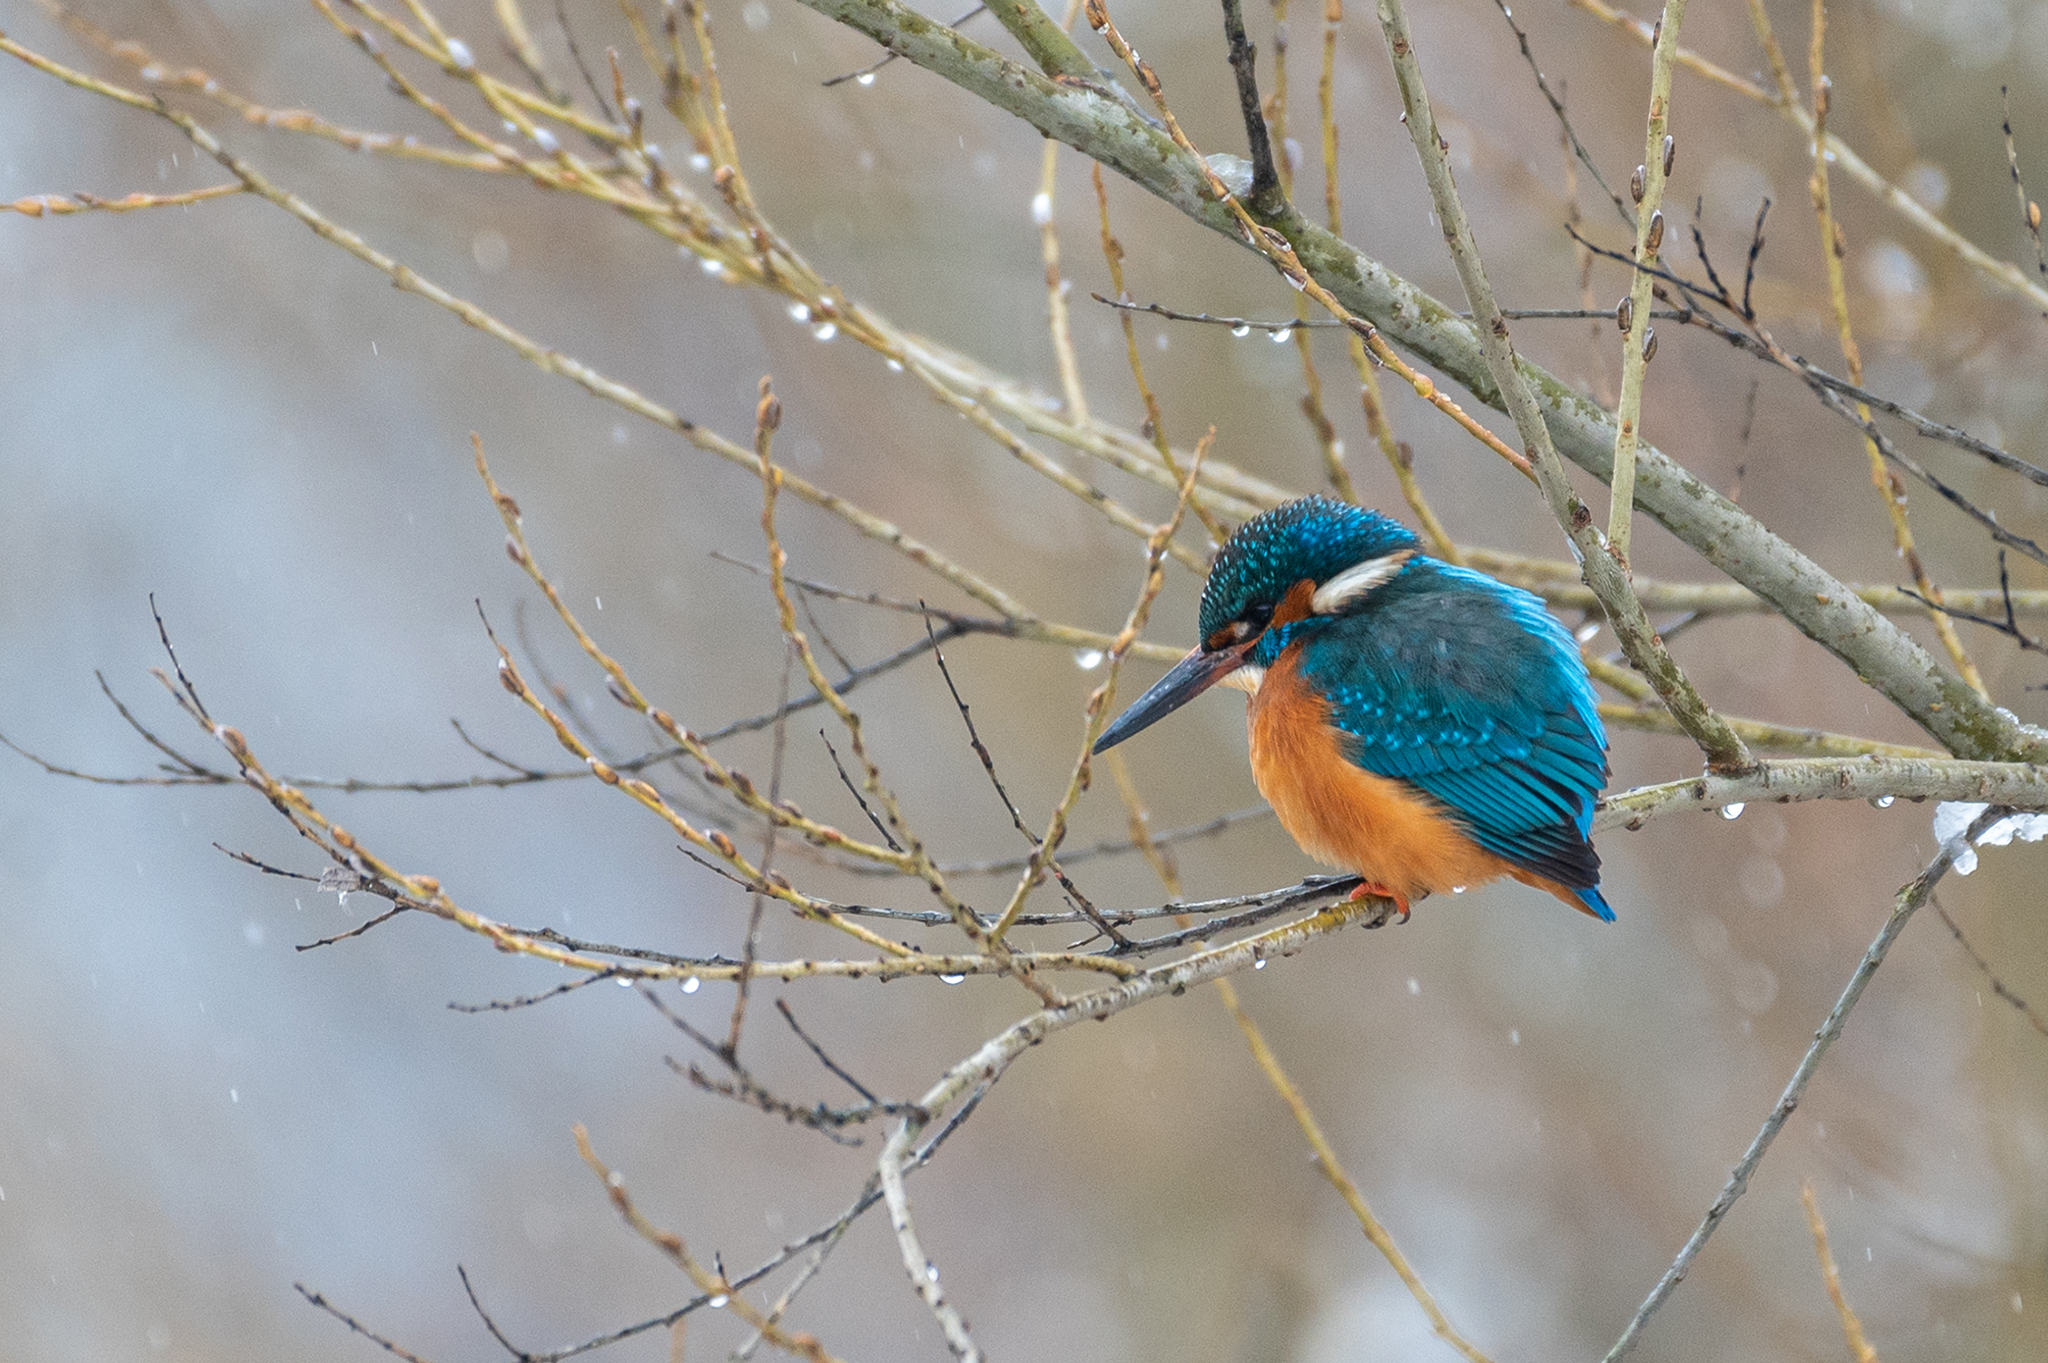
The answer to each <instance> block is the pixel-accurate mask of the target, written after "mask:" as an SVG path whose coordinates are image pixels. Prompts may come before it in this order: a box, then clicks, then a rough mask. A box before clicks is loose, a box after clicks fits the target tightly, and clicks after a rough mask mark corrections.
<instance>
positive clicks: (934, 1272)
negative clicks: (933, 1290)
mask: <svg viewBox="0 0 2048 1363" xmlns="http://www.w3.org/2000/svg"><path fill="white" fill-rule="evenodd" d="M924 1280H925V1281H926V1282H928V1283H935V1282H937V1281H938V1280H939V1266H938V1265H937V1264H926V1265H925V1266H924Z"/></svg>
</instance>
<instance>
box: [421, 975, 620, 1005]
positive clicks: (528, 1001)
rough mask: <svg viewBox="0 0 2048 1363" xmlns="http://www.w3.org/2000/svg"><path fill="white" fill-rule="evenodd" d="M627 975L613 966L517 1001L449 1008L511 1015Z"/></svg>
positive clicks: (523, 995) (525, 996)
mask: <svg viewBox="0 0 2048 1363" xmlns="http://www.w3.org/2000/svg"><path fill="white" fill-rule="evenodd" d="M625 973H626V972H625V970H624V969H623V968H621V967H618V966H613V967H611V968H609V969H605V970H599V971H595V972H593V973H591V974H589V975H585V976H583V977H582V978H581V979H577V980H571V981H569V982H568V983H567V984H558V985H556V986H555V987H554V988H553V989H544V990H542V991H541V992H540V993H538V994H521V995H520V996H519V997H518V998H516V999H493V1000H491V1001H490V1002H489V1003H451V1004H449V1005H448V1006H449V1007H450V1008H451V1009H453V1010H454V1011H456V1012H458V1013H510V1012H514V1011H516V1010H517V1009H520V1008H531V1007H533V1006H534V1005H535V1004H537V1003H546V1002H547V1001H548V1000H549V999H558V998H560V997H562V995H564V994H573V993H575V992H576V991H577V990H579V989H583V988H586V987H588V986H590V985H593V984H596V983H597V982H598V981H600V980H615V979H617V978H619V977H620V976H621V975H623V974H625Z"/></svg>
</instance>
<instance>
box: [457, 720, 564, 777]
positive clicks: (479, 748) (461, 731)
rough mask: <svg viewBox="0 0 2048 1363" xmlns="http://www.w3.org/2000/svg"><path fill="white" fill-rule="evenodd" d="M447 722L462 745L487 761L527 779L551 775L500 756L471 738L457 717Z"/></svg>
mask: <svg viewBox="0 0 2048 1363" xmlns="http://www.w3.org/2000/svg"><path fill="white" fill-rule="evenodd" d="M448 723H449V724H451V725H453V726H454V729H455V736H456V737H457V738H459V739H461V740H462V745H463V746H464V747H465V748H468V749H469V750H470V751H471V752H474V753H476V754H477V755H478V756H480V757H482V758H483V759H484V760H485V761H487V762H496V763H497V764H498V765H499V766H501V767H504V768H505V769H506V770H508V771H512V772H516V773H517V774H519V775H520V776H523V777H525V778H526V779H527V780H529V781H544V780H547V779H548V778H549V777H550V776H551V775H553V773H550V772H545V771H542V770H540V769H539V768H538V767H528V766H523V765H521V764H520V763H518V762H514V761H513V760H512V759H511V758H509V757H501V756H500V755H498V754H497V753H495V752H492V751H491V750H490V749H489V748H486V747H485V746H484V745H483V744H481V743H479V742H477V741H476V740H475V739H473V738H471V737H470V736H469V731H468V730H467V729H465V728H463V727H462V721H461V720H459V719H456V718H453V717H452V716H451V717H450V718H449V720H448Z"/></svg>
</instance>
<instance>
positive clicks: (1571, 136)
mask: <svg viewBox="0 0 2048 1363" xmlns="http://www.w3.org/2000/svg"><path fill="white" fill-rule="evenodd" d="M1493 3H1494V8H1496V9H1498V10H1499V11H1500V15H1501V18H1503V19H1505V20H1507V21H1508V27H1509V28H1511V29H1513V30H1514V32H1515V41H1516V42H1518V43H1520V44H1521V46H1522V60H1523V61H1525V62H1527V63H1528V64H1529V71H1530V74H1532V75H1534V76H1535V77H1536V88H1537V89H1538V90H1540V91H1542V92H1543V98H1545V99H1546V100H1548V101H1550V110H1551V112H1552V113H1554V114H1556V115H1557V121H1558V124H1559V126H1560V127H1562V128H1563V129H1564V135H1565V139H1566V140H1567V141H1569V142H1570V143H1571V146H1572V155H1574V156H1576V157H1578V158H1579V164H1580V165H1583V166H1584V167H1585V168H1586V170H1587V171H1588V172H1589V173H1590V174H1591V175H1592V177H1593V183H1594V184H1596V185H1598V186H1600V191H1601V193H1603V194H1605V195H1606V196H1607V198H1608V201H1609V202H1611V203H1612V204H1613V205H1614V211H1615V212H1616V213H1618V214H1620V215H1621V220H1622V221H1623V222H1624V223H1626V224H1628V226H1629V227H1631V228H1633V227H1634V226H1635V223H1636V215H1635V214H1634V213H1631V212H1630V211H1629V208H1628V205H1627V204H1625V203H1623V202H1622V201H1621V196H1620V195H1619V194H1616V193H1615V192H1614V191H1613V190H1612V189H1610V188H1609V187H1608V185H1607V179H1606V177H1605V176H1603V175H1601V174H1600V167H1599V166H1598V165H1596V164H1594V162H1593V153H1591V152H1589V151H1587V150H1586V144H1585V143H1583V142H1581V141H1579V134H1578V132H1577V131H1576V130H1574V129H1573V127H1572V121H1571V119H1570V118H1569V117H1567V116H1566V114H1565V111H1564V98H1563V96H1561V95H1554V94H1552V93H1551V92H1550V82H1548V81H1546V80H1545V79H1544V78H1543V68H1542V67H1540V66H1538V65H1537V64H1536V54H1535V53H1533V52H1531V51H1530V50H1529V35H1528V34H1526V33H1524V32H1523V31H1522V26H1521V25H1520V24H1518V23H1516V22H1515V12H1514V11H1513V10H1511V9H1509V8H1508V6H1507V0H1493ZM1509 315H1510V316H1512V315H1513V314H1509Z"/></svg>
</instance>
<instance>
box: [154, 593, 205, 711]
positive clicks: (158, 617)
mask: <svg viewBox="0 0 2048 1363" xmlns="http://www.w3.org/2000/svg"><path fill="white" fill-rule="evenodd" d="M149 617H150V619H152V620H154V621H156V637H157V638H159V639H161V640H162V641H163V645H164V653H165V655H166V656H168V657H169V658H170V660H171V671H173V672H175V673H177V674H178V685H180V686H182V687H184V688H185V695H186V696H188V697H190V699H191V701H192V707H191V708H192V710H193V711H194V712H195V713H196V714H197V715H198V716H199V718H201V719H203V720H205V721H206V724H207V727H208V728H211V727H213V716H212V715H210V714H208V713H206V704H205V702H204V701H202V700H200V699H199V691H198V689H197V688H196V687H194V686H193V685H192V679H191V678H190V677H188V676H186V675H185V665H184V664H183V663H181V662H179V661H178V650H177V649H175V648H172V647H171V631H170V629H169V628H168V627H167V626H166V625H165V624H164V617H163V614H162V613H161V612H160V611H158V610H157V608H156V593H155V592H151V593H150V594H149Z"/></svg>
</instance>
